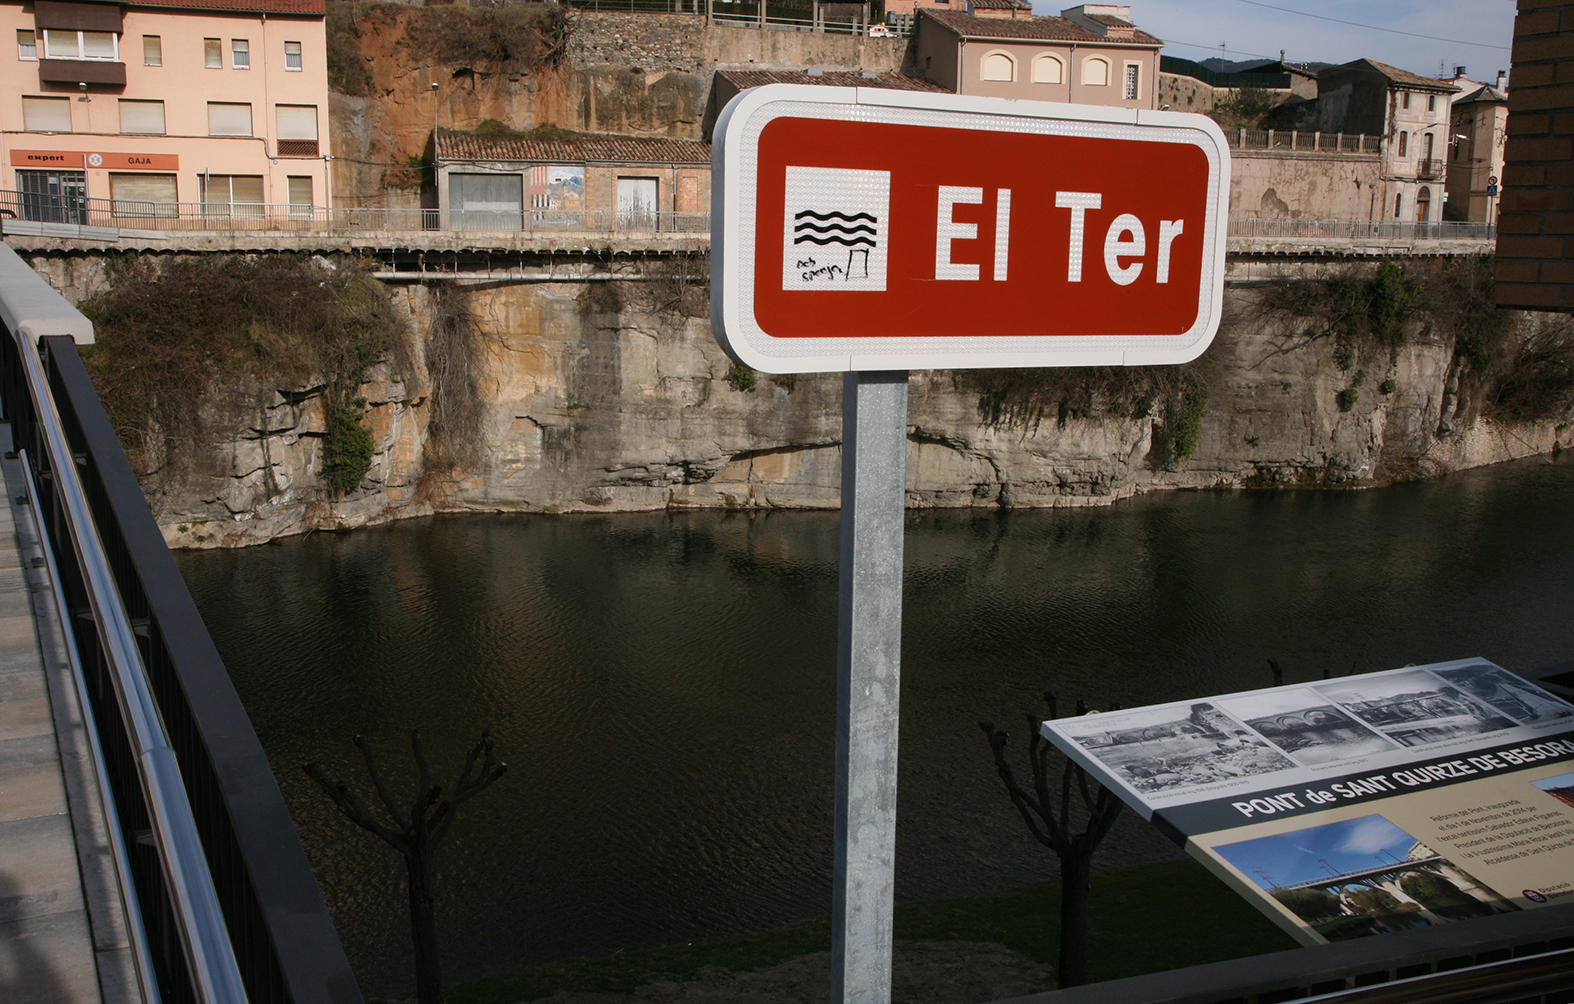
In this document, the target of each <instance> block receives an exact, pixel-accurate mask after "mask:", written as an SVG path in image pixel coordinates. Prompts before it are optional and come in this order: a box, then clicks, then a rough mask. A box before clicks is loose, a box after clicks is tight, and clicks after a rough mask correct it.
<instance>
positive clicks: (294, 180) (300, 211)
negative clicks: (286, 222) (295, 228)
mask: <svg viewBox="0 0 1574 1004" xmlns="http://www.w3.org/2000/svg"><path fill="white" fill-rule="evenodd" d="M311 214H312V179H311V178H309V177H305V176H302V175H295V174H292V175H290V215H291V216H310V215H311Z"/></svg>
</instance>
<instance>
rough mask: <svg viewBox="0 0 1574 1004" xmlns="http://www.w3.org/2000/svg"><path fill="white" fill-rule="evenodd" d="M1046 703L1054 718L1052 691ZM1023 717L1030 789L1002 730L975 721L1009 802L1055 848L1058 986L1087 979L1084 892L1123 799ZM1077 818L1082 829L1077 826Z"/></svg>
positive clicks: (1080, 705) (1081, 709)
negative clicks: (1017, 771)
mask: <svg viewBox="0 0 1574 1004" xmlns="http://www.w3.org/2000/svg"><path fill="white" fill-rule="evenodd" d="M1044 700H1045V701H1047V702H1048V703H1049V717H1050V718H1058V717H1059V715H1058V714H1057V711H1056V704H1055V695H1054V694H1051V693H1049V692H1047V691H1046V692H1045V694H1044ZM1087 712H1088V707H1087V704H1086V703H1084V702H1083V701H1080V700H1079V701H1078V702H1077V714H1079V715H1082V714H1087ZM1024 717H1025V718H1026V719H1027V730H1028V735H1029V736H1030V737H1031V738H1029V739H1028V747H1027V759H1028V764H1029V766H1030V767H1031V768H1032V771H1033V783H1032V790H1031V791H1029V790H1028V789H1026V788H1024V787H1023V786H1022V785H1021V784H1019V783H1018V782H1017V779H1016V774H1015V773H1014V772H1013V771H1012V769H1011V764H1010V763H1008V762H1007V761H1006V741H1007V739H1008V738H1009V737H1008V735H1007V733H1006V732H1005V731H1003V730H1001V729H997V728H995V725H994V723H993V722H979V723H978V727H979V728H981V729H983V730H984V734H985V735H986V736H988V737H989V748H990V750H991V751H992V752H993V753H994V755H995V770H996V771H998V772H999V774H1000V780H1001V781H1003V782H1005V785H1006V792H1007V794H1009V795H1010V796H1011V804H1012V805H1015V806H1016V807H1017V812H1019V813H1020V814H1021V815H1022V821H1023V822H1024V823H1026V824H1027V828H1028V830H1029V832H1031V833H1032V834H1033V838H1034V839H1035V840H1037V841H1038V842H1039V843H1041V844H1043V845H1044V846H1045V847H1048V848H1049V849H1050V850H1051V851H1054V853H1055V857H1056V858H1058V859H1059V861H1060V964H1059V966H1058V980H1059V983H1060V985H1061V986H1062V987H1074V986H1077V985H1079V984H1082V983H1085V982H1087V962H1088V895H1089V892H1090V891H1091V889H1092V881H1093V852H1094V851H1095V850H1097V849H1098V845H1099V842H1100V841H1101V840H1103V839H1104V837H1105V835H1106V834H1108V833H1109V830H1110V827H1111V826H1113V825H1114V824H1115V817H1116V816H1118V815H1120V810H1121V807H1122V803H1121V801H1120V799H1119V798H1117V797H1116V796H1115V794H1114V793H1113V792H1111V791H1110V790H1109V789H1107V788H1104V787H1102V786H1100V785H1098V784H1095V783H1093V782H1091V781H1089V780H1088V775H1087V773H1086V772H1085V771H1083V769H1082V768H1081V767H1080V766H1078V765H1077V764H1076V763H1074V762H1073V761H1072V760H1071V759H1069V758H1068V757H1066V756H1064V755H1060V756H1056V753H1057V752H1058V751H1057V750H1056V749H1055V746H1054V744H1052V743H1050V742H1049V741H1048V740H1047V739H1045V738H1044V737H1043V736H1042V735H1040V734H1039V730H1038V719H1037V718H1036V717H1035V716H1033V715H1031V714H1029V715H1025V716H1024ZM1057 768H1058V770H1059V784H1058V787H1059V791H1058V792H1057V791H1054V790H1053V789H1052V787H1051V784H1052V777H1053V776H1054V774H1055V772H1056V770H1057ZM1073 789H1075V790H1076V793H1077V795H1078V796H1079V797H1080V803H1081V804H1080V806H1079V807H1074V805H1073V799H1072V791H1073ZM1079 818H1080V820H1081V822H1082V830H1081V832H1076V823H1077V821H1078V819H1079Z"/></svg>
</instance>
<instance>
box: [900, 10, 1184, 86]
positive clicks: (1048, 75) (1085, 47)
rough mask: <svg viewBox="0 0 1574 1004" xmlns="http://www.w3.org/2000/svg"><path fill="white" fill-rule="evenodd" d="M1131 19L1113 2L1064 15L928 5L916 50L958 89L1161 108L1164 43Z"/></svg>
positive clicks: (922, 63) (933, 72)
mask: <svg viewBox="0 0 1574 1004" xmlns="http://www.w3.org/2000/svg"><path fill="white" fill-rule="evenodd" d="M1130 18H1131V8H1130V7H1128V6H1124V5H1119V6H1117V5H1113V4H1084V5H1082V6H1079V7H1072V8H1070V9H1068V10H1064V11H1062V12H1061V16H1060V17H1035V16H1030V15H1027V14H1023V13H1022V12H1021V11H1020V10H1017V9H1014V7H1012V8H1008V7H1003V6H1002V7H991V8H982V9H980V8H977V7H976V6H975V9H974V11H973V12H972V13H964V12H962V11H955V10H940V9H934V8H921V9H920V10H919V11H918V37H917V39H916V42H915V46H914V50H915V53H916V57H917V61H918V67H919V69H920V70H922V71H923V74H924V76H925V77H928V78H929V79H930V80H932V81H934V82H935V83H937V84H939V85H940V86H942V87H944V88H946V89H947V90H950V91H953V92H955V93H957V94H976V95H983V96H985V97H999V98H1026V99H1029V100H1033V101H1065V102H1074V103H1076V104H1083V105H1109V106H1114V107H1117V108H1156V107H1158V79H1159V50H1160V49H1162V48H1163V47H1164V43H1163V42H1162V41H1160V40H1159V39H1157V38H1155V37H1154V36H1152V35H1150V34H1148V33H1147V32H1145V31H1142V30H1140V29H1138V28H1137V26H1136V25H1134V24H1133V23H1132V22H1131V20H1130Z"/></svg>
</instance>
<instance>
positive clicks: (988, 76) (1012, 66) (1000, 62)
mask: <svg viewBox="0 0 1574 1004" xmlns="http://www.w3.org/2000/svg"><path fill="white" fill-rule="evenodd" d="M1016 78H1017V61H1016V60H1014V59H1012V58H1011V57H1010V56H1008V55H1006V54H1005V53H1004V52H991V53H989V54H988V55H986V56H985V57H984V61H983V62H982V63H981V64H980V66H979V79H980V80H1015V79H1016Z"/></svg>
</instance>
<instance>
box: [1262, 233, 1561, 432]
mask: <svg viewBox="0 0 1574 1004" xmlns="http://www.w3.org/2000/svg"><path fill="white" fill-rule="evenodd" d="M1260 305H1261V310H1262V312H1263V314H1264V315H1265V316H1271V317H1273V318H1274V319H1276V320H1279V321H1288V322H1289V323H1290V324H1291V325H1292V328H1293V330H1295V332H1296V335H1297V337H1298V338H1299V339H1300V340H1301V343H1302V344H1304V343H1305V342H1310V341H1319V340H1321V341H1325V342H1327V343H1328V344H1329V347H1330V351H1331V352H1332V354H1333V359H1334V362H1335V363H1336V364H1337V365H1338V367H1339V369H1340V370H1342V371H1345V372H1351V371H1355V376H1354V377H1353V378H1352V380H1351V383H1350V385H1349V386H1348V387H1347V388H1346V389H1345V390H1344V391H1343V392H1341V397H1340V401H1339V404H1340V410H1341V411H1349V410H1351V409H1352V408H1353V407H1354V406H1355V404H1356V401H1357V399H1358V398H1359V395H1360V390H1361V386H1362V384H1363V383H1364V382H1365V381H1364V377H1365V374H1366V372H1367V370H1368V369H1370V370H1372V371H1380V372H1383V373H1384V374H1385V376H1386V379H1384V380H1383V381H1382V384H1381V386H1382V387H1384V388H1387V389H1385V390H1383V393H1384V394H1389V393H1392V392H1393V389H1394V388H1395V387H1396V386H1397V383H1396V381H1395V378H1394V374H1393V370H1394V367H1395V365H1396V363H1397V361H1398V358H1399V351H1400V349H1402V348H1403V347H1404V346H1405V345H1406V344H1408V343H1410V342H1411V341H1414V340H1419V339H1433V340H1442V341H1443V342H1444V344H1450V343H1451V344H1452V346H1453V375H1454V376H1455V377H1456V378H1457V380H1458V395H1459V399H1460V400H1461V402H1463V403H1464V405H1465V407H1464V408H1463V409H1462V410H1463V411H1464V412H1465V413H1466V414H1470V415H1477V414H1478V415H1485V416H1487V417H1490V418H1494V419H1496V420H1498V421H1501V422H1506V423H1515V422H1529V421H1541V420H1545V419H1552V418H1557V417H1559V416H1561V415H1564V414H1566V413H1567V412H1568V411H1569V410H1570V409H1571V408H1574V325H1571V324H1570V323H1569V322H1568V321H1567V320H1565V319H1561V318H1560V319H1557V320H1554V321H1544V320H1543V321H1542V322H1541V323H1536V324H1529V323H1526V322H1525V317H1524V315H1523V314H1520V313H1517V312H1514V311H1507V310H1500V309H1498V308H1497V307H1495V306H1494V305H1493V303H1492V259H1491V257H1476V258H1470V257H1457V258H1439V259H1431V260H1426V261H1412V262H1406V263H1403V264H1401V263H1398V262H1394V261H1384V262H1382V263H1381V264H1379V265H1378V266H1377V268H1376V269H1373V270H1371V271H1370V272H1368V273H1364V274H1363V273H1357V272H1342V273H1340V274H1337V275H1330V276H1320V277H1319V276H1306V277H1299V278H1293V279H1285V280H1281V281H1279V282H1276V283H1273V284H1271V285H1270V286H1268V287H1267V288H1266V290H1265V291H1264V294H1263V296H1262V299H1261V301H1260ZM1347 405H1348V406H1347Z"/></svg>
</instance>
